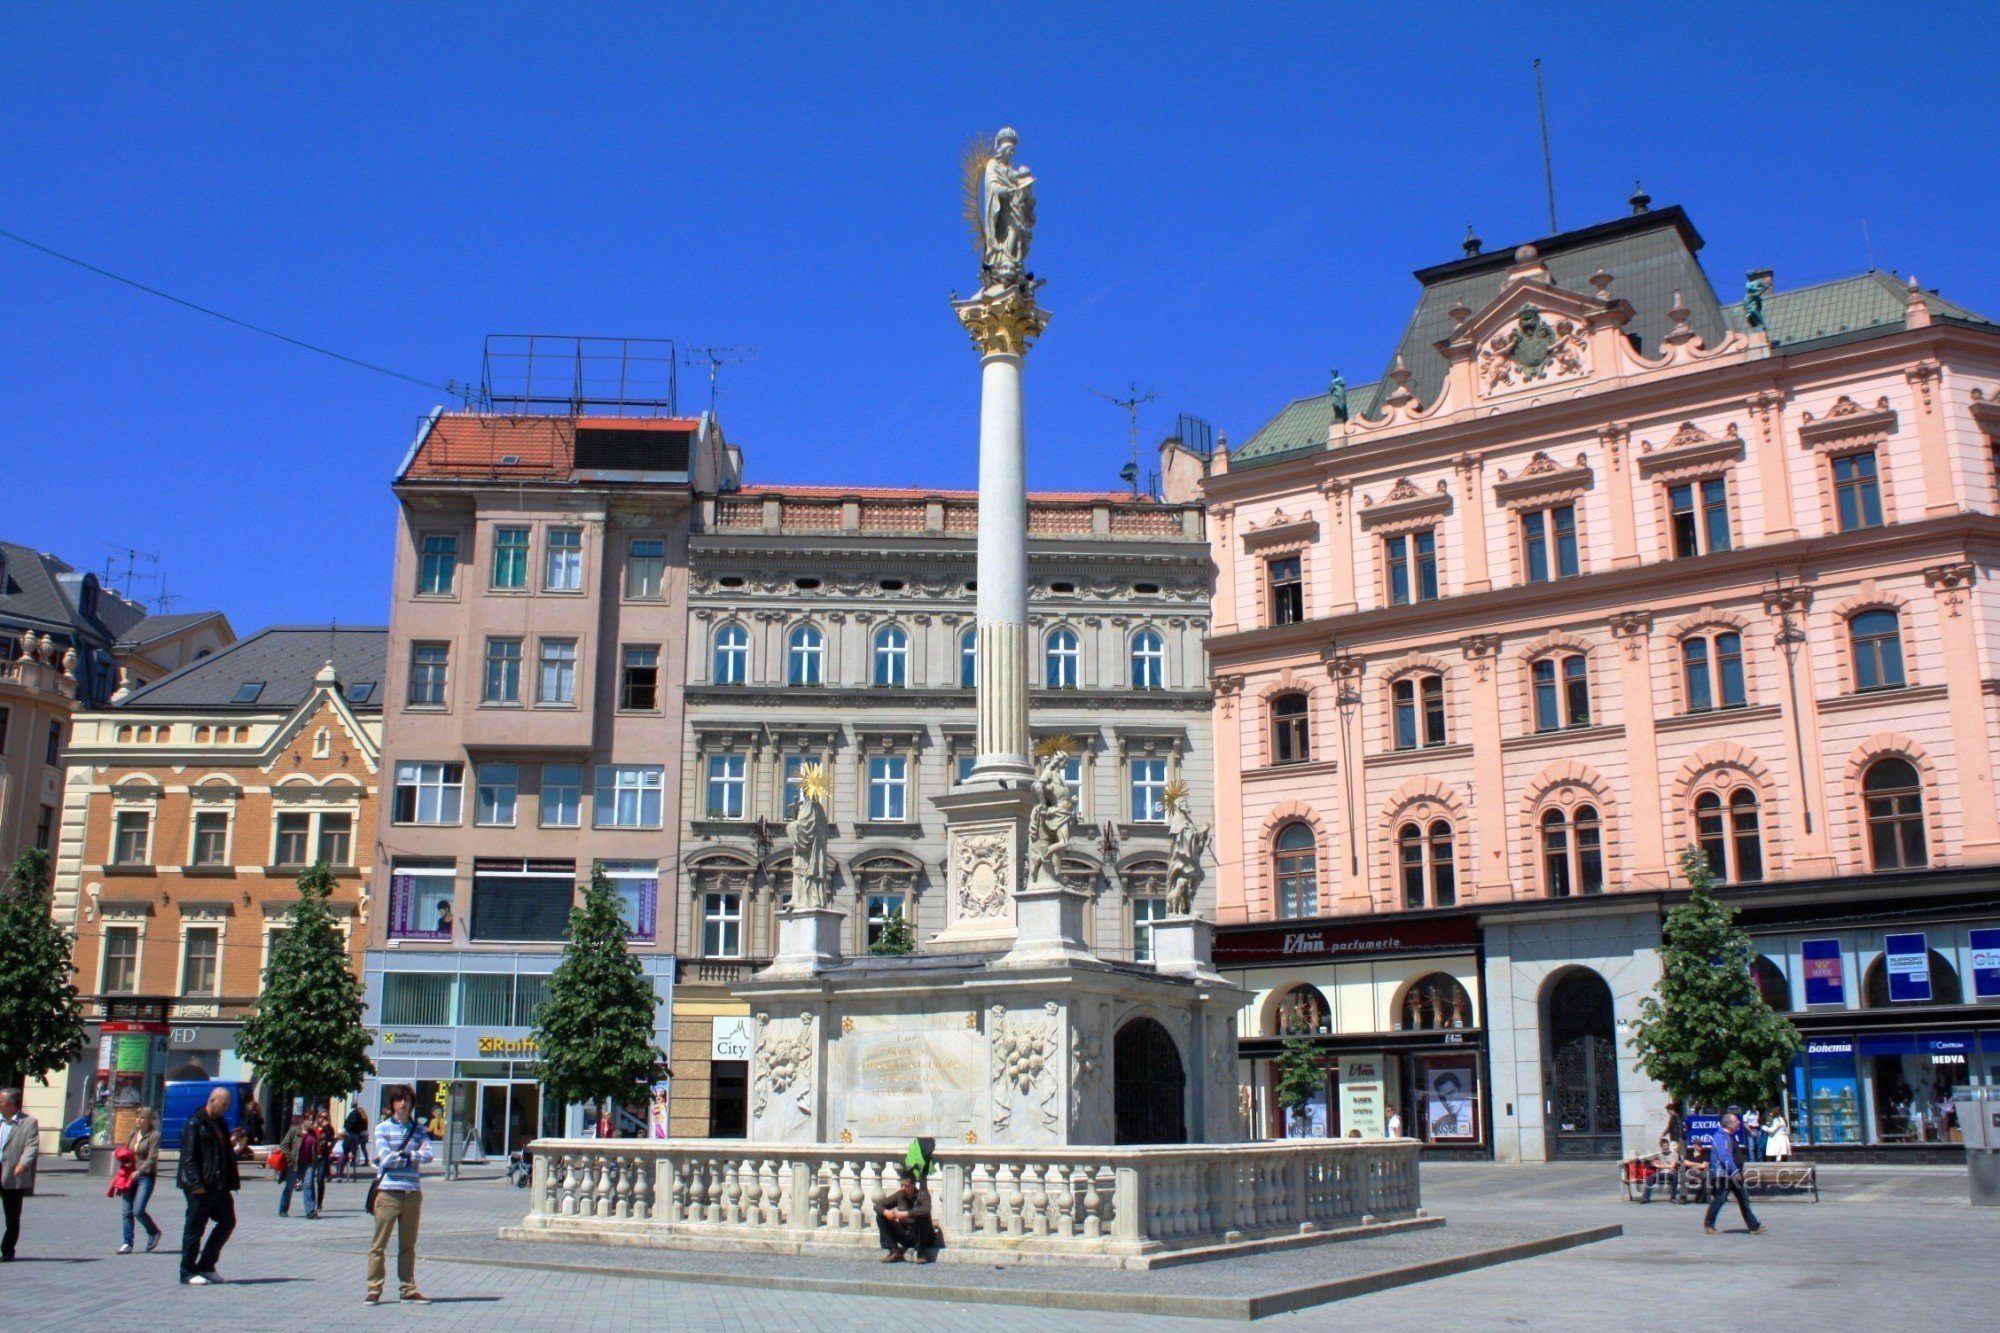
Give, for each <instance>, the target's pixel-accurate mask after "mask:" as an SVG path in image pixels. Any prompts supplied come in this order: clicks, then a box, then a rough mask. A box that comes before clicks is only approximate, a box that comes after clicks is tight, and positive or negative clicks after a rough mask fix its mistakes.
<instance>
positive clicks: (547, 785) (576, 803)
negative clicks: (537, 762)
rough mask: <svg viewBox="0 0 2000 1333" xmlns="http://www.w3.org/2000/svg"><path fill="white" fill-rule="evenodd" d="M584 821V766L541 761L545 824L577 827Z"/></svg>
mask: <svg viewBox="0 0 2000 1333" xmlns="http://www.w3.org/2000/svg"><path fill="white" fill-rule="evenodd" d="M582 823H583V768H582V766H581V765H579V764H543V765H542V827H543V828H576V827H578V826H579V825H581V824H582Z"/></svg>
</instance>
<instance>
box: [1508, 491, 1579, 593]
mask: <svg viewBox="0 0 2000 1333" xmlns="http://www.w3.org/2000/svg"><path fill="white" fill-rule="evenodd" d="M1521 561H1522V572H1523V573H1524V574H1525V575H1526V576H1527V581H1528V582H1529V583H1547V582H1549V581H1550V580H1551V579H1571V578H1575V577H1576V576H1577V574H1578V573H1579V572H1580V571H1581V568H1582V566H1581V565H1580V564H1579V563H1578V557H1577V546H1576V506H1575V505H1552V506H1550V507H1549V508H1547V509H1524V510H1522V511H1521Z"/></svg>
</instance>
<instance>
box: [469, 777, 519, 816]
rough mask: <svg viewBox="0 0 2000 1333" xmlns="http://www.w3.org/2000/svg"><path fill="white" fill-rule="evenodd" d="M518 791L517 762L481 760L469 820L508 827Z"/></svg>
mask: <svg viewBox="0 0 2000 1333" xmlns="http://www.w3.org/2000/svg"><path fill="white" fill-rule="evenodd" d="M520 793H521V768H520V765H518V764H481V765H480V766H479V789H478V793H477V795H476V797H475V798H474V801H473V806H472V822H473V823H475V824H498V825H502V826H504V827H507V828H512V827H513V825H514V809H515V806H516V805H517V804H518V803H519V800H520Z"/></svg>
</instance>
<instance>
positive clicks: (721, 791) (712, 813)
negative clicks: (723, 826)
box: [707, 754, 748, 819]
mask: <svg viewBox="0 0 2000 1333" xmlns="http://www.w3.org/2000/svg"><path fill="white" fill-rule="evenodd" d="M747 762H748V761H747V760H746V759H745V757H744V756H743V755H740V754H712V755H710V756H709V757H708V815H707V817H708V818H709V819H741V818H743V798H744V789H745V787H746V786H747V785H748V784H747V783H746V781H745V778H744V769H745V767H746V765H747Z"/></svg>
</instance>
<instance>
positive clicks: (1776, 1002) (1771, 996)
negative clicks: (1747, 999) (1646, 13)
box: [1750, 953, 1792, 1014]
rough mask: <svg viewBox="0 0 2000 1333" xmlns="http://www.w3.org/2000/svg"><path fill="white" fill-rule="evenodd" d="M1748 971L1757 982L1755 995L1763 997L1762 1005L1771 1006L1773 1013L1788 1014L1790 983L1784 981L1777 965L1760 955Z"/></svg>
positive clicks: (1790, 997) (1790, 1000)
mask: <svg viewBox="0 0 2000 1333" xmlns="http://www.w3.org/2000/svg"><path fill="white" fill-rule="evenodd" d="M1750 970H1751V973H1752V975H1753V976H1754V977H1755V979H1756V982H1757V993H1758V994H1759V995H1761V996H1763V997H1764V1003H1765V1004H1767V1005H1769V1006H1771V1009H1772V1011H1773V1012H1774V1013H1780V1014H1788V1013H1790V1012H1791V1011H1792V983H1791V982H1789V981H1787V980H1785V974H1784V973H1783V972H1782V971H1780V970H1779V968H1778V965H1777V964H1776V963H1774V962H1772V961H1771V960H1770V959H1768V958H1766V957H1765V956H1764V955H1763V954H1761V953H1760V954H1758V955H1757V957H1756V959H1755V960H1754V961H1753V962H1752V963H1751V965H1750Z"/></svg>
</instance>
